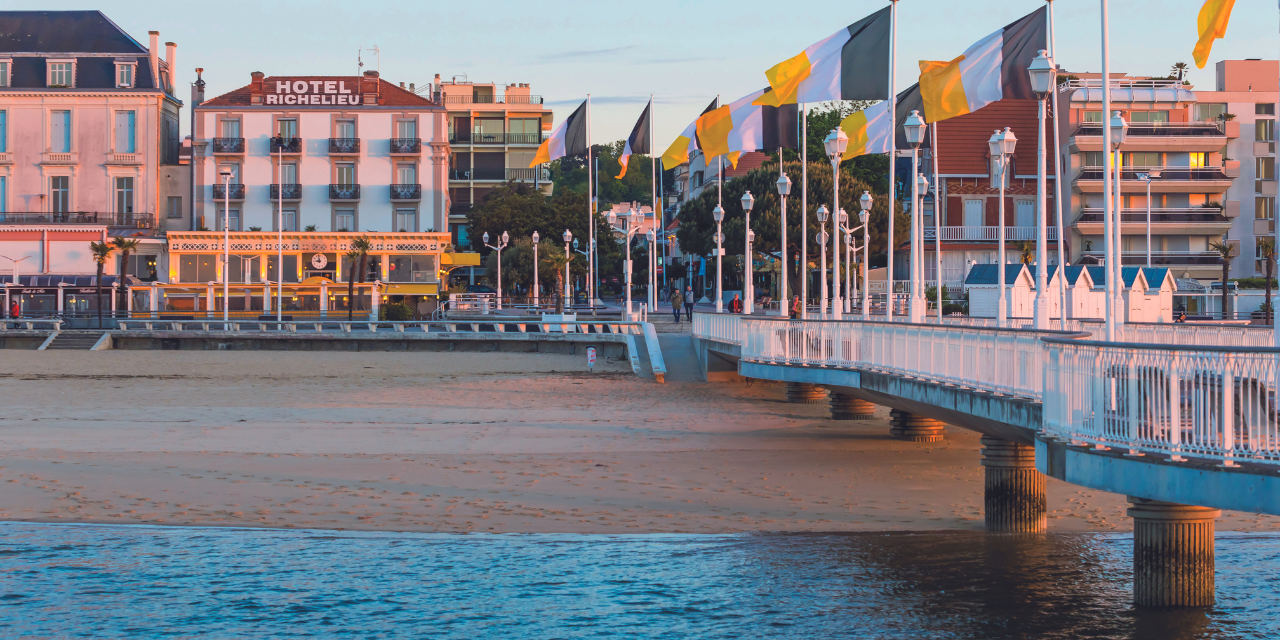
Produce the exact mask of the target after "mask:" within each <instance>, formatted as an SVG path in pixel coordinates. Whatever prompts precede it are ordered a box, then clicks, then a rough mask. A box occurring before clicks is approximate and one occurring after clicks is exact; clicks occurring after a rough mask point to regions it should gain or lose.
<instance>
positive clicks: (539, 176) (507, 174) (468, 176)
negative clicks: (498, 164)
mask: <svg viewBox="0 0 1280 640" xmlns="http://www.w3.org/2000/svg"><path fill="white" fill-rule="evenodd" d="M539 172H541V173H539ZM449 179H450V180H463V181H470V180H475V181H507V180H511V181H514V182H534V181H537V180H541V181H544V182H550V181H551V176H550V174H549V173H548V172H547V170H546V168H545V167H533V168H519V167H517V168H511V169H500V168H499V169H482V168H476V169H450V170H449Z"/></svg>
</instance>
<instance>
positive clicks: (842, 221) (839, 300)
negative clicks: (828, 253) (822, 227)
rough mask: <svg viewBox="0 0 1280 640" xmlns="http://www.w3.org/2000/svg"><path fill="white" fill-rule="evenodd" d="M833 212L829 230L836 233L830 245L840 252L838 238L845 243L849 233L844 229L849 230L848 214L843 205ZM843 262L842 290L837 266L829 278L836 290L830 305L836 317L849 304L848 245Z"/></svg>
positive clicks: (844, 311) (845, 310)
mask: <svg viewBox="0 0 1280 640" xmlns="http://www.w3.org/2000/svg"><path fill="white" fill-rule="evenodd" d="M833 213H834V220H833V221H832V224H831V232H832V233H834V234H836V243H835V245H834V246H833V247H832V250H833V251H834V252H835V253H837V254H838V253H840V238H841V237H844V239H845V242H846V243H847V242H848V240H849V234H848V233H845V232H846V231H848V230H849V229H848V227H847V224H848V222H849V214H847V213H845V212H844V208H843V207H841V208H839V209H838V210H836V211H835V212H833ZM844 264H845V267H844V274H845V283H844V290H843V291H842V290H841V289H840V286H841V285H840V268H839V267H838V266H837V267H835V268H834V269H833V270H834V273H833V274H832V278H831V279H832V285H834V288H835V291H836V298H835V302H834V303H833V304H832V305H831V306H832V307H833V308H832V311H834V312H835V314H836V317H837V318H839V317H842V316H843V315H844V314H845V313H846V312H848V311H849V309H848V306H849V305H848V303H849V300H848V297H849V280H848V275H849V269H851V268H853V267H852V265H851V264H850V263H849V247H848V246H846V247H845V251H844Z"/></svg>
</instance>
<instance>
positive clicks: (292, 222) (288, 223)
mask: <svg viewBox="0 0 1280 640" xmlns="http://www.w3.org/2000/svg"><path fill="white" fill-rule="evenodd" d="M277 211H279V209H277ZM283 213H284V215H283V216H280V217H277V218H276V222H277V223H283V226H282V227H281V229H280V230H281V231H297V230H298V210H297V209H294V208H287V209H285V210H284V211H283Z"/></svg>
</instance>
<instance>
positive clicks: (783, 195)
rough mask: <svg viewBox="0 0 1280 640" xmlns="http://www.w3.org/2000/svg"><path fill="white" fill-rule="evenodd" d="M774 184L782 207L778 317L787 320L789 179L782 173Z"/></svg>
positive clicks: (789, 305)
mask: <svg viewBox="0 0 1280 640" xmlns="http://www.w3.org/2000/svg"><path fill="white" fill-rule="evenodd" d="M779 162H781V161H779ZM776 184H777V187H778V200H779V202H780V206H781V207H782V243H781V244H780V245H779V248H778V252H779V253H778V256H779V259H780V260H781V262H780V264H781V266H782V270H781V274H782V277H780V278H778V315H780V316H782V317H784V318H787V317H790V314H789V313H788V310H789V309H790V308H791V301H790V300H789V299H788V298H787V196H788V195H790V194H791V178H788V177H787V174H785V173H784V174H782V175H780V176H778V182H777V183H776Z"/></svg>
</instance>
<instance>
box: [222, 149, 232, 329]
mask: <svg viewBox="0 0 1280 640" xmlns="http://www.w3.org/2000/svg"><path fill="white" fill-rule="evenodd" d="M221 175H222V323H223V326H222V329H223V330H224V331H226V330H227V329H229V328H230V325H228V324H227V323H228V322H229V321H230V320H231V310H230V305H228V304H227V302H228V296H229V295H231V291H230V284H229V279H230V277H231V274H230V270H231V172H230V171H227V170H226V169H223V170H222V173H221Z"/></svg>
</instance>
